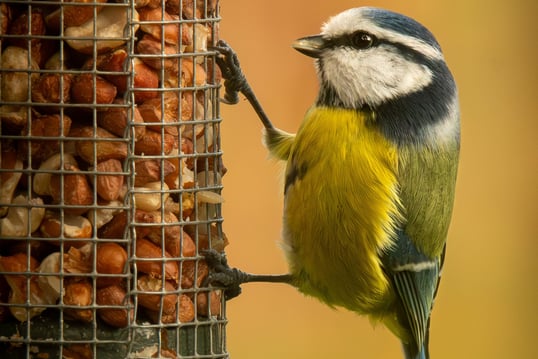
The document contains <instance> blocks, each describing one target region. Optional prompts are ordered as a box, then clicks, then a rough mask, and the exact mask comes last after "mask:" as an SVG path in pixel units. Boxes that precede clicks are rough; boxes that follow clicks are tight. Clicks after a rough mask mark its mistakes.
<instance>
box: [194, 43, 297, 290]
mask: <svg viewBox="0 0 538 359" xmlns="http://www.w3.org/2000/svg"><path fill="white" fill-rule="evenodd" d="M210 50H214V51H216V52H217V53H218V56H217V57H216V63H217V65H218V66H219V68H220V70H221V72H222V77H223V78H224V88H225V93H224V98H223V99H221V101H222V102H224V103H226V104H236V103H238V102H239V93H242V94H243V95H244V96H245V97H246V99H247V100H248V102H249V103H250V104H251V106H252V107H253V108H254V111H255V112H256V114H257V115H258V117H259V118H260V120H261V121H262V124H263V126H264V127H265V128H266V129H267V130H274V129H275V128H274V126H273V124H272V123H271V121H270V120H269V118H268V117H267V115H266V114H265V112H264V111H263V108H262V106H261V105H260V102H259V101H258V99H257V98H256V96H255V95H254V91H252V88H251V87H250V85H249V84H248V82H247V79H246V77H245V75H244V74H243V71H242V70H241V66H240V65H239V59H238V58H237V54H236V53H235V51H234V50H233V49H232V48H231V47H230V46H229V45H228V44H227V43H226V42H225V41H223V40H220V41H219V42H218V43H217V46H212V47H210ZM202 255H203V256H204V257H205V259H206V261H207V263H208V266H209V268H210V273H209V275H208V276H207V277H206V279H205V281H204V283H203V285H204V286H208V285H215V286H219V287H224V288H225V289H224V296H225V298H226V299H232V298H234V297H236V296H238V295H239V294H240V293H241V284H243V283H248V282H271V283H287V284H292V285H293V283H292V282H293V281H292V277H291V275H289V274H282V275H259V274H250V273H245V272H243V271H241V270H239V269H237V268H231V267H230V266H229V265H228V263H227V261H226V257H225V256H224V255H223V254H221V253H219V252H217V251H215V250H211V249H210V250H206V251H203V252H202Z"/></svg>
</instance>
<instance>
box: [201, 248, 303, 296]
mask: <svg viewBox="0 0 538 359" xmlns="http://www.w3.org/2000/svg"><path fill="white" fill-rule="evenodd" d="M202 255H203V256H204V257H205V260H206V262H207V265H208V266H209V268H210V272H209V274H208V276H207V277H206V278H205V280H204V283H202V286H209V285H215V286H218V287H224V288H225V289H224V297H225V298H226V300H229V299H232V298H234V297H237V296H238V295H239V294H241V284H243V283H248V282H266V283H286V284H291V285H293V283H292V277H291V275H290V274H276V275H274V274H273V275H272V274H267V275H266V274H250V273H245V272H243V271H241V270H239V269H237V268H231V267H230V266H229V265H228V262H227V261H226V257H225V256H224V254H222V253H219V252H217V251H216V250H214V249H209V250H205V251H202Z"/></svg>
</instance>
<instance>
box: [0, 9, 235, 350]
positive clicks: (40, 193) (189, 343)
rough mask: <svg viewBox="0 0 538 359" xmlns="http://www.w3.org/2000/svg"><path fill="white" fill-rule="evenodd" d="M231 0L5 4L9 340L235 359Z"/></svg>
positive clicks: (1, 39) (0, 113)
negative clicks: (225, 279) (227, 183)
mask: <svg viewBox="0 0 538 359" xmlns="http://www.w3.org/2000/svg"><path fill="white" fill-rule="evenodd" d="M219 21H220V14H219V4H218V0H167V1H161V0H136V1H135V0H124V1H121V0H114V1H113V0H109V1H106V0H101V1H98V0H95V1H90V2H88V1H83V0H77V1H73V2H58V1H42V0H39V1H37V0H36V1H34V0H24V1H20V0H17V1H2V2H1V3H0V49H1V57H0V121H1V122H0V152H1V157H0V350H2V351H3V352H6V353H8V354H9V357H13V358H83V359H86V358H105V359H106V358H121V357H123V358H157V357H159V358H161V357H162V358H170V357H173V358H227V357H228V353H227V349H226V324H227V319H226V314H225V302H224V299H223V297H222V296H221V295H220V292H219V291H215V290H214V289H210V288H203V287H201V283H202V280H203V278H204V276H205V275H207V270H208V269H207V265H206V264H205V262H204V260H203V257H202V256H201V255H200V251H201V250H202V249H205V248H208V247H212V248H216V249H218V250H223V248H224V246H225V245H226V238H225V235H224V233H223V230H222V220H223V219H222V212H221V206H220V202H221V201H220V193H221V191H222V182H221V179H222V176H223V175H224V173H225V172H226V170H225V168H224V166H223V164H222V151H221V143H220V114H219V102H218V98H219V93H218V89H219V78H218V75H219V74H218V71H217V69H216V67H215V66H214V65H213V64H214V54H213V53H212V52H210V51H208V50H207V46H208V45H211V44H214V43H215V42H216V41H217V40H218V24H219Z"/></svg>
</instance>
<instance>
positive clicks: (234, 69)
mask: <svg viewBox="0 0 538 359" xmlns="http://www.w3.org/2000/svg"><path fill="white" fill-rule="evenodd" d="M210 50H214V51H217V52H218V53H219V56H217V57H216V62H217V65H218V66H219V67H220V70H221V71H222V77H223V78H224V88H225V89H226V92H225V93H224V98H223V99H222V100H221V101H222V102H224V103H226V104H230V105H233V104H236V103H238V102H239V93H240V92H244V91H246V90H248V89H250V87H249V85H248V83H247V79H246V77H245V75H244V74H243V71H241V66H240V64H239V59H238V58H237V54H236V53H235V51H234V50H233V49H232V48H231V47H230V45H228V43H226V41H224V40H219V41H218V42H217V45H216V46H211V47H210Z"/></svg>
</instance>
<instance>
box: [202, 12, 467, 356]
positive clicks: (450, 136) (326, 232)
mask: <svg viewBox="0 0 538 359" xmlns="http://www.w3.org/2000/svg"><path fill="white" fill-rule="evenodd" d="M292 46H293V48H294V49H296V50H297V51H299V52H300V53H302V54H304V55H306V56H309V57H311V58H313V59H314V64H315V68H316V72H317V75H318V79H319V92H318V95H317V98H316V100H315V102H314V104H313V105H312V106H311V107H310V109H308V110H307V112H306V115H305V117H304V120H303V122H302V124H301V125H300V127H299V129H298V130H297V132H296V133H295V134H291V133H288V132H285V131H283V130H281V129H278V128H276V127H275V126H274V125H273V123H272V122H271V121H270V120H269V118H268V116H267V115H266V113H265V111H264V110H263V108H262V106H261V104H260V102H259V101H258V99H257V98H256V96H255V94H254V91H253V90H252V88H251V87H250V84H249V83H248V81H247V80H246V76H245V75H244V74H243V72H242V70H241V67H240V63H239V60H238V56H237V54H236V53H235V51H234V50H233V49H232V48H231V47H230V45H228V43H226V42H225V41H223V40H219V42H218V43H217V45H216V46H215V47H213V48H212V49H215V50H216V53H217V56H216V62H217V64H218V66H219V67H220V69H221V72H222V76H223V78H224V87H225V91H226V92H225V95H224V97H223V99H222V101H223V102H225V103H229V104H234V103H237V102H238V100H239V94H240V93H241V94H243V95H244V96H245V97H246V99H247V100H248V101H249V102H250V104H251V105H252V106H253V108H254V110H255V111H256V113H257V115H258V117H259V118H260V119H261V122H262V124H263V126H264V142H265V145H266V147H267V148H268V150H269V152H270V154H271V155H272V156H274V157H275V158H276V159H279V160H283V161H285V162H286V170H285V174H284V179H285V180H284V208H283V217H282V218H283V224H282V247H283V248H284V252H285V256H286V259H287V262H288V264H289V273H287V274H283V275H259V274H250V273H247V272H243V271H240V270H238V269H237V268H230V267H229V265H228V263H227V262H226V258H225V257H224V256H221V257H220V258H216V255H215V253H205V254H206V255H207V257H208V258H212V259H211V261H210V262H211V263H212V264H211V266H212V271H213V273H212V274H211V279H210V280H211V282H212V283H220V284H221V285H225V286H227V287H229V292H228V293H227V295H228V297H233V296H235V295H237V294H238V293H239V292H240V291H241V289H240V285H241V284H243V283H246V282H253V281H261V282H283V283H288V284H291V285H293V286H294V287H296V288H297V289H298V290H299V291H300V292H302V293H304V294H305V295H308V296H313V297H315V298H317V299H319V300H320V301H321V302H323V303H325V304H327V305H329V306H331V307H343V308H346V309H348V310H350V311H352V312H355V313H358V314H360V315H364V316H367V317H368V318H370V320H372V321H373V322H380V323H383V324H384V325H385V326H386V327H387V328H388V329H389V330H390V331H391V332H392V333H394V334H395V335H396V337H397V338H399V340H400V341H401V343H402V346H403V352H404V356H405V358H406V359H429V358H430V354H429V348H428V342H429V327H430V318H431V311H432V308H433V302H434V298H435V296H436V294H437V290H438V286H439V281H440V276H441V270H442V267H443V263H444V258H445V250H446V240H447V236H448V229H449V225H450V222H451V217H452V210H453V202H454V197H455V185H456V178H457V171H458V159H459V148H460V111H459V100H458V91H457V86H456V83H455V80H454V77H453V75H452V74H451V72H450V70H449V68H448V66H447V64H446V62H445V59H444V55H443V52H442V50H441V47H440V45H439V43H438V42H437V40H436V39H435V37H434V35H433V34H432V33H431V32H430V31H429V30H428V29H427V28H426V27H425V26H423V25H422V24H420V23H419V22H417V21H416V20H414V19H412V18H410V17H408V16H405V15H402V14H399V13H396V12H393V11H390V10H386V9H381V8H374V7H358V8H352V9H348V10H345V11H343V12H341V13H339V14H337V15H334V16H333V17H331V18H329V20H328V21H327V22H326V23H325V24H324V25H323V26H322V28H321V33H320V34H317V35H312V36H306V37H302V38H300V39H298V40H296V41H295V42H294V43H293V45H292Z"/></svg>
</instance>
